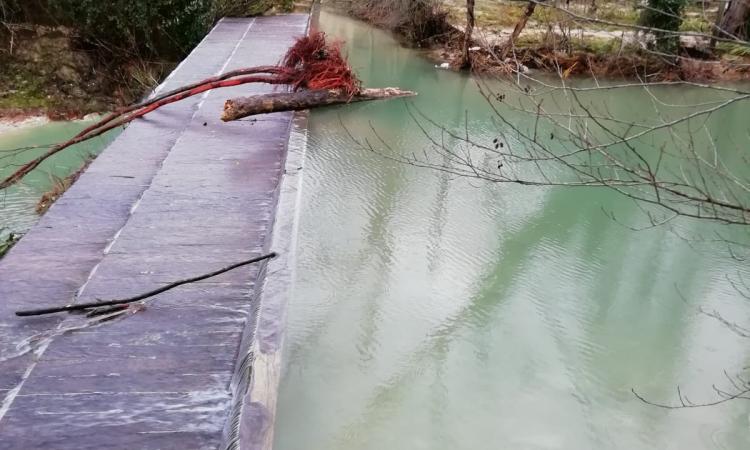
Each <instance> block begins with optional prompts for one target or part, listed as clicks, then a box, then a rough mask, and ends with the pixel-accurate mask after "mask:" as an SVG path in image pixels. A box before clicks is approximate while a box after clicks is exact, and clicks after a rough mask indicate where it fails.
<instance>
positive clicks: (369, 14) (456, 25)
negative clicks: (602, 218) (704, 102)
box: [328, 0, 750, 82]
mask: <svg viewBox="0 0 750 450" xmlns="http://www.w3.org/2000/svg"><path fill="white" fill-rule="evenodd" d="M360 3H366V2H333V3H328V4H329V5H331V6H332V7H333V8H334V9H338V10H339V11H341V12H344V13H346V14H348V15H350V16H353V17H355V18H357V19H360V20H363V21H365V22H367V23H369V24H371V25H375V26H378V27H380V28H386V29H389V30H391V31H393V32H394V33H396V34H398V35H399V37H400V39H401V40H402V42H404V43H405V44H406V45H410V46H414V47H418V48H423V49H426V50H427V51H426V56H427V57H428V58H430V59H431V60H433V61H434V62H435V64H438V65H441V66H442V67H444V68H450V69H453V70H464V69H465V68H466V66H465V64H464V61H463V47H462V44H463V42H464V28H465V24H466V9H465V8H466V4H465V2H463V1H459V0H445V1H435V2H433V3H432V6H431V7H430V8H426V9H425V10H424V11H422V12H421V13H422V14H423V15H425V16H426V15H431V19H427V18H425V17H423V18H421V19H420V20H419V21H416V22H414V21H412V22H414V23H406V24H403V23H401V22H398V21H394V20H393V16H396V15H403V14H396V13H393V12H392V11H390V10H388V11H377V10H374V11H373V10H372V9H367V8H362V7H361V6H357V5H359V4H360ZM342 4H343V5H346V6H342ZM527 4H528V2H518V1H501V2H489V1H477V2H476V9H475V17H476V23H475V26H474V29H473V32H472V36H471V44H470V48H471V51H470V54H471V70H472V71H473V72H475V73H479V74H483V75H490V76H499V77H503V76H515V75H517V74H518V73H519V72H521V73H528V72H529V71H530V70H537V71H540V72H545V73H554V74H559V75H561V76H564V77H568V76H573V75H579V76H588V77H610V78H627V79H633V80H640V81H643V80H647V81H676V80H684V81H700V82H715V81H742V80H750V47H744V46H742V45H741V44H730V43H726V42H718V43H716V45H712V43H711V39H710V35H711V33H710V30H711V26H712V23H713V22H712V21H711V20H710V19H711V17H712V16H711V14H714V15H715V14H716V9H715V8H714V9H713V10H709V9H705V10H699V9H696V8H695V7H693V6H690V7H689V8H688V11H687V12H686V13H685V18H684V20H683V22H682V25H681V27H680V31H681V32H684V33H688V34H686V35H681V36H680V37H679V39H678V41H679V44H678V46H677V50H676V51H675V52H674V53H671V54H670V53H664V52H662V51H659V50H657V49H655V47H654V41H655V39H656V37H655V36H654V35H653V34H650V33H644V32H642V31H641V32H639V30H638V29H637V27H638V26H639V25H638V17H639V14H640V12H639V10H636V9H634V8H631V7H623V6H621V5H617V4H614V3H607V2H600V4H599V5H598V7H597V8H594V9H593V10H591V6H590V4H589V3H586V4H585V5H584V4H579V3H573V4H569V5H568V6H566V8H567V9H565V8H562V7H557V6H545V5H536V6H537V7H536V8H534V10H533V13H532V14H531V15H530V16H529V17H528V21H527V22H525V23H523V25H520V29H521V32H520V33H519V34H517V36H516V38H515V42H514V43H513V45H508V43H509V41H510V39H511V36H512V34H513V30H514V28H515V26H517V25H519V24H521V23H522V22H523V20H522V17H523V16H524V14H525V13H526V11H525V8H527ZM584 18H590V19H591V20H583V19H584ZM438 22H439V23H438ZM425 24H429V26H425ZM405 26H406V27H408V26H412V27H413V28H416V29H419V30H420V33H421V34H424V33H425V32H426V31H430V32H431V33H430V34H429V35H428V36H423V35H420V37H419V38H415V36H417V35H418V34H419V33H415V32H414V31H412V30H409V29H405Z"/></svg>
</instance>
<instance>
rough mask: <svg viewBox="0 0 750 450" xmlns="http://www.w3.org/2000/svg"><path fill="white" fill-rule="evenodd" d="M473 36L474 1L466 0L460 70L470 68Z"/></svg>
mask: <svg viewBox="0 0 750 450" xmlns="http://www.w3.org/2000/svg"><path fill="white" fill-rule="evenodd" d="M473 34H474V0H466V28H465V29H464V42H463V51H462V54H461V68H462V69H468V68H470V67H471V54H470V52H469V47H471V36H472V35H473Z"/></svg>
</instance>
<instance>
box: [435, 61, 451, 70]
mask: <svg viewBox="0 0 750 450" xmlns="http://www.w3.org/2000/svg"><path fill="white" fill-rule="evenodd" d="M435 67H436V68H438V69H450V67H451V65H450V64H448V63H447V62H444V63H442V64H440V65H438V64H435Z"/></svg>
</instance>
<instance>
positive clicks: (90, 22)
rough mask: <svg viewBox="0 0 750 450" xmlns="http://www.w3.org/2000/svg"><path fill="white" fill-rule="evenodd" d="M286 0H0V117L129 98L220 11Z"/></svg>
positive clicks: (259, 8) (63, 112)
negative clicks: (105, 0) (106, 0)
mask: <svg viewBox="0 0 750 450" xmlns="http://www.w3.org/2000/svg"><path fill="white" fill-rule="evenodd" d="M292 6H293V5H292V1H291V0H127V1H126V0H117V1H111V2H102V1H99V0H0V116H14V115H28V114H39V113H47V114H49V115H51V116H52V117H53V118H66V117H76V116H81V115H85V114H87V113H90V112H98V111H104V110H109V109H112V108H113V107H115V106H118V105H125V104H130V103H132V102H133V101H135V100H137V99H138V98H140V97H142V96H143V95H144V94H145V93H146V92H148V91H149V90H150V89H151V88H152V87H153V86H154V85H155V84H156V83H157V82H158V81H159V80H160V79H162V78H163V77H164V76H165V75H166V74H167V73H169V71H170V70H171V69H172V68H173V67H174V65H175V64H176V63H177V62H179V61H180V60H181V59H182V58H183V57H184V56H185V55H186V54H187V53H188V52H189V51H190V49H192V48H193V47H194V46H195V45H196V44H197V42H198V41H200V39H202V37H203V36H204V35H205V34H206V32H207V31H208V30H209V29H210V27H211V26H212V25H213V24H214V23H215V21H216V20H218V18H220V17H223V16H251V15H258V14H263V13H267V12H269V11H271V10H282V11H286V10H289V9H291V7H292Z"/></svg>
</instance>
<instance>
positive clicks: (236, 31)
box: [0, 14, 308, 450]
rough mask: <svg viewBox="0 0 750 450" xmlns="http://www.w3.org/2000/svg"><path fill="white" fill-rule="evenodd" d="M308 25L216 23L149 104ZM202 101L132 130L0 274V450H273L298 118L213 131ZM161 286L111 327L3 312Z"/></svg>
mask: <svg viewBox="0 0 750 450" xmlns="http://www.w3.org/2000/svg"><path fill="white" fill-rule="evenodd" d="M307 26H308V16H307V15H304V14H294V15H286V16H273V17H259V18H248V19H223V20H222V21H220V22H219V23H218V24H217V25H216V27H215V28H214V29H213V30H212V31H211V33H210V34H209V35H208V36H206V38H205V39H204V40H203V41H202V42H201V43H200V45H198V47H196V48H195V50H194V51H193V52H192V53H191V54H190V55H189V56H188V57H187V59H185V61H184V62H183V63H182V64H180V66H179V67H178V68H177V69H176V70H175V71H174V72H173V73H172V74H171V75H170V77H169V78H168V79H167V80H166V81H165V82H164V83H163V84H162V85H161V86H160V87H159V88H158V90H157V91H164V90H170V89H173V88H176V87H179V86H181V85H184V84H187V83H189V82H193V81H197V80H201V79H204V78H207V77H209V76H212V75H215V74H218V73H221V72H225V71H228V70H232V69H236V68H240V67H248V66H259V65H266V64H275V63H277V62H278V61H279V60H280V59H281V57H282V55H283V53H284V52H285V50H286V49H287V48H288V47H289V46H290V45H291V43H292V42H293V39H294V38H295V37H298V36H300V35H303V34H304V33H305V32H306V29H307ZM272 90H273V87H270V86H265V85H243V86H238V87H234V88H228V89H221V90H217V91H209V92H207V93H206V94H205V95H202V96H197V97H191V98H188V99H187V100H184V101H181V102H178V103H174V104H171V105H168V106H166V107H163V108H160V109H159V110H157V111H155V112H153V113H151V114H149V115H148V116H147V117H146V118H144V119H139V120H137V121H136V122H134V123H132V124H131V125H130V126H128V128H127V129H126V130H125V131H124V132H123V133H122V134H121V135H120V136H119V137H118V138H117V139H116V140H115V141H114V142H113V143H112V144H111V145H110V146H109V147H108V148H107V149H106V150H105V151H104V152H103V153H102V154H101V155H100V156H99V157H98V158H97V159H96V160H95V161H94V162H93V163H92V164H91V166H90V167H89V168H88V170H87V171H86V172H85V173H84V174H83V175H82V176H81V177H80V179H79V180H78V182H77V183H76V184H75V185H73V186H72V187H71V188H70V189H69V190H68V192H66V193H65V195H64V196H63V197H62V198H61V199H60V200H58V201H57V202H56V203H55V204H54V205H53V206H52V207H51V208H50V210H49V211H48V212H47V213H46V214H45V215H44V217H42V219H41V220H40V221H39V223H38V224H37V225H36V226H35V227H34V228H32V229H31V230H30V231H29V232H28V234H27V235H26V236H25V237H24V238H23V239H22V240H21V242H20V243H18V244H17V245H16V247H15V248H13V249H12V250H11V252H10V253H9V254H8V255H7V256H6V257H5V258H4V259H3V260H2V261H0V449H1V450H11V449H14V450H15V449H18V450H29V449H37V448H38V449H46V450H52V449H79V450H80V449H103V448H112V449H167V448H170V449H204V448H205V449H216V448H236V449H254V448H268V447H269V445H270V442H271V439H272V436H271V433H272V428H273V414H274V404H275V400H274V399H275V389H276V385H277V382H278V380H277V374H278V372H277V370H278V350H279V348H280V333H279V331H280V326H281V322H282V318H283V305H284V302H285V300H286V298H287V296H288V292H289V289H291V287H290V280H291V278H290V277H291V274H290V269H289V267H290V258H291V253H293V248H294V243H293V239H294V229H295V227H296V222H295V220H296V219H295V214H294V211H295V210H296V201H297V198H298V196H297V194H296V193H297V191H298V187H299V181H300V176H301V171H300V169H301V161H302V152H303V151H304V136H305V129H304V126H305V124H304V121H305V117H306V116H305V115H304V113H302V114H299V113H275V114H268V115H263V116H258V118H257V119H253V120H242V121H236V122H230V123H223V122H221V121H220V120H219V115H220V113H221V109H222V105H223V102H224V100H225V99H227V98H231V97H236V96H238V95H247V94H254V93H266V92H271V91H272ZM270 250H275V251H278V252H279V254H280V255H281V256H280V257H279V258H276V259H274V260H271V261H270V262H267V263H263V264H256V265H253V266H248V267H245V268H243V269H239V270H236V271H232V272H228V273H226V274H224V275H221V276H218V277H216V278H211V279H208V280H205V281H202V282H198V283H193V284H189V285H185V286H182V287H180V288H177V289H174V290H171V291H169V292H166V293H164V294H161V295H160V296H158V297H156V298H154V299H152V300H150V301H149V302H148V304H147V305H146V306H145V307H144V308H142V309H141V310H138V311H137V312H131V313H129V314H125V315H121V316H118V317H116V318H115V319H113V320H111V321H104V322H103V321H101V320H100V318H97V317H87V316H85V315H80V314H78V315H75V314H56V315H48V316H40V317H37V318H19V317H15V316H14V311H16V310H19V309H28V308H39V307H44V306H49V305H53V306H54V305H64V304H68V303H71V302H73V301H74V299H75V302H90V301H97V300H99V299H113V298H122V297H128V296H131V295H135V294H139V293H141V292H144V291H147V290H150V289H154V288H158V287H160V286H163V285H165V284H167V283H170V282H173V281H176V280H180V279H184V278H187V277H191V276H194V275H199V274H202V273H206V272H210V271H212V270H215V269H219V268H221V267H224V266H227V265H229V264H231V263H233V262H236V261H240V260H243V259H248V258H251V257H253V256H257V255H261V254H263V253H267V252H268V251H270Z"/></svg>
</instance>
